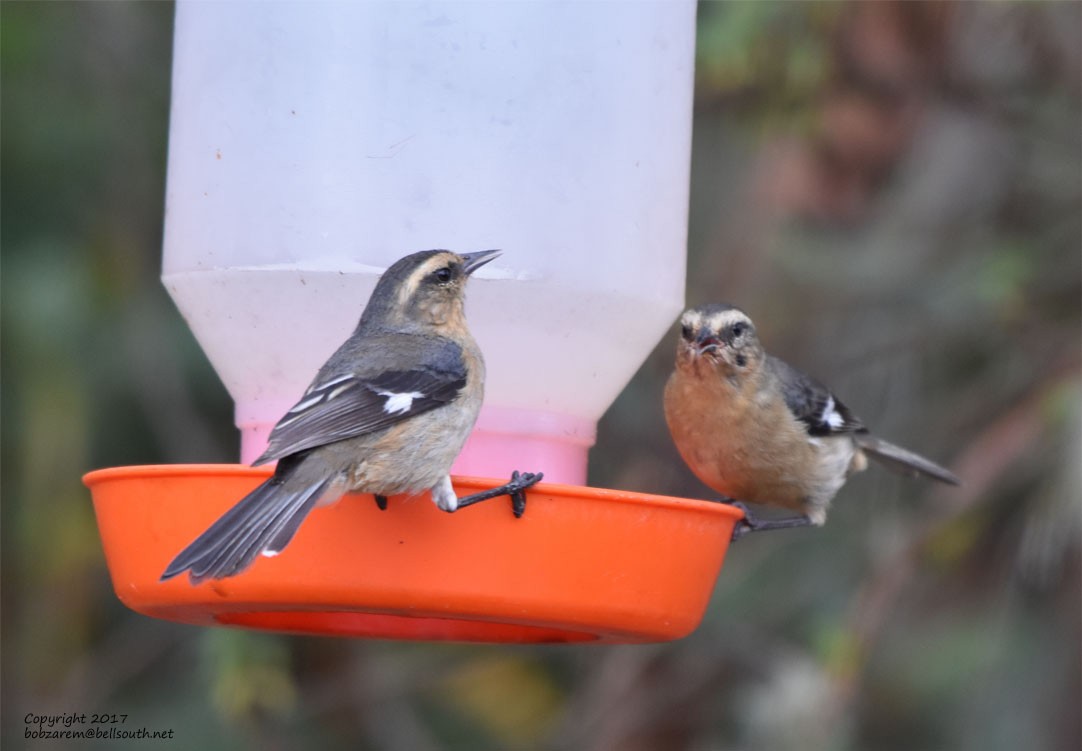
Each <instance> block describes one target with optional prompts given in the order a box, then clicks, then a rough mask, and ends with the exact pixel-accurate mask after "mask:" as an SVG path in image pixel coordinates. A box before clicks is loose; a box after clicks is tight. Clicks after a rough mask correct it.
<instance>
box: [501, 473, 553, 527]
mask: <svg viewBox="0 0 1082 751" xmlns="http://www.w3.org/2000/svg"><path fill="white" fill-rule="evenodd" d="M544 476H545V474H544V472H526V473H519V471H518V470H517V469H516V470H515V471H514V472H512V473H511V482H509V483H507V484H506V485H505V486H504V487H505V488H507V494H508V495H510V496H511V512H512V513H513V514H514V515H515V518H516V519H521V518H522V515H523V514H524V513H526V489H527V488H532V487H533V486H534V485H536V484H537V483H539V482H541V478H542V477H544Z"/></svg>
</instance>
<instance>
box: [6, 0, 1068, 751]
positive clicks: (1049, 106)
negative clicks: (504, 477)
mask: <svg viewBox="0 0 1082 751" xmlns="http://www.w3.org/2000/svg"><path fill="white" fill-rule="evenodd" d="M612 12H613V13H614V14H615V13H619V12H620V6H619V5H618V4H613V5H612ZM172 13H173V8H172V5H171V4H169V3H164V2H143V3H135V2H123V3H122V2H94V3H66V2H54V3H23V2H11V1H8V0H5V2H3V4H2V5H0V73H2V86H0V95H2V128H0V160H2V186H0V189H2V228H0V231H2V242H3V263H2V270H0V274H2V276H0V278H2V282H3V291H2V292H3V294H2V304H3V315H2V356H0V357H2V363H3V373H2V407H3V411H2V428H3V444H2V457H0V459H2V462H3V473H2V496H3V504H2V567H3V568H2V570H3V602H2V605H3V611H2V615H3V622H2V627H3V650H2V659H3V673H2V687H0V688H2V697H3V729H2V736H0V741H2V743H3V745H4V746H5V747H6V748H23V747H35V748H38V747H42V746H41V745H39V744H42V743H46V742H44V741H27V740H24V736H23V732H24V723H23V718H24V716H25V715H26V714H27V713H28V712H34V713H38V714H48V713H54V712H63V711H79V712H94V711H107V712H117V713H126V714H128V715H130V717H131V720H130V721H129V722H134V723H135V724H136V725H137V726H146V727H148V728H152V729H155V728H173V729H174V730H175V739H174V740H173V741H171V742H165V741H156V742H148V743H147V744H144V745H146V746H147V747H150V746H153V747H154V748H159V747H161V744H163V743H171V744H172V747H175V748H203V749H208V750H213V749H225V748H259V749H276V748H282V749H286V748H298V747H305V746H312V747H319V748H324V749H347V748H349V749H357V748H361V749H403V750H406V751H428V750H429V749H432V750H437V749H534V748H537V749H590V750H594V749H597V750H603V749H604V750H607V749H613V750H616V749H619V750H621V751H623V750H629V751H640V750H641V751H652V750H654V749H693V750H696V751H698V750H706V749H734V750H741V749H780V750H785V749H812V750H816V749H876V750H877V751H878V750H887V751H890V750H891V749H899V750H902V749H956V750H966V749H982V750H983V751H986V750H989V749H993V750H995V749H1003V750H1004V751H1008V750H1010V751H1013V750H1014V749H1018V748H1028V749H1055V750H1057V751H1058V750H1059V749H1063V750H1064V751H1068V750H1070V749H1078V748H1082V730H1080V724H1082V720H1080V711H1082V710H1080V707H1082V655H1080V644H1082V627H1080V624H1082V604H1080V600H1082V597H1080V594H1082V576H1080V573H1082V474H1080V464H1082V461H1080V460H1082V389H1080V383H1082V379H1080V365H1082V353H1080V347H1082V219H1080V217H1082V140H1080V139H1082V136H1080V133H1082V130H1080V129H1082V57H1080V54H1082V52H1080V51H1082V4H1079V3H1076V2H1064V3H1018V4H1016V3H1007V2H997V3H970V2H934V3H933V2H928V3H895V2H878V3H847V2H800V3H782V2H732V3H704V4H702V5H701V6H700V9H699V50H698V60H697V102H696V120H695V140H694V156H693V175H692V179H693V184H692V206H691V217H690V221H691V224H690V243H689V254H690V255H689V269H688V271H689V273H688V280H689V282H688V302H689V303H699V302H705V301H710V300H720V299H723V300H727V301H730V302H733V303H736V304H738V305H741V306H742V307H744V308H745V309H747V310H748V311H749V312H750V313H751V314H752V316H753V317H754V318H755V319H756V322H757V323H758V324H759V327H760V329H761V334H762V336H763V338H764V339H765V341H766V342H767V343H768V345H769V346H770V347H771V349H772V350H773V351H774V352H776V353H778V354H781V355H783V356H785V357H786V358H787V359H789V360H791V361H792V362H794V363H796V364H799V365H800V366H801V367H803V368H804V369H806V370H808V371H810V372H812V373H814V374H816V375H817V376H818V377H820V378H822V379H823V380H824V381H826V382H828V383H830V384H832V385H833V386H834V388H835V389H836V390H837V391H838V393H840V394H841V395H842V396H843V398H844V399H845V400H846V402H847V403H848V404H849V405H850V406H851V407H852V408H854V410H855V411H856V412H857V413H858V414H860V415H861V416H862V417H863V418H864V419H865V421H866V422H868V423H869V424H871V425H872V426H874V427H875V428H876V429H877V431H878V432H880V433H882V434H883V435H885V436H888V437H890V438H891V439H893V440H897V441H898V442H900V443H903V444H905V445H908V446H912V447H914V448H917V449H919V450H920V451H922V452H923V453H926V454H928V455H929V456H931V457H935V458H937V459H939V460H942V461H943V462H944V463H947V464H949V465H950V466H951V467H952V468H953V469H955V471H956V472H958V474H960V475H961V476H962V477H963V478H965V485H964V486H963V487H962V488H961V489H959V490H945V489H941V488H935V487H929V486H927V485H925V484H921V483H918V482H914V481H910V480H906V479H900V478H898V477H896V476H894V475H891V474H889V473H886V472H883V471H881V470H879V469H875V468H873V469H872V470H871V471H869V472H866V473H864V474H863V475H860V476H858V477H855V478H854V479H853V480H852V481H851V482H850V483H849V485H848V486H847V487H846V488H845V489H844V490H843V491H842V493H841V494H840V495H839V497H838V499H837V502H836V504H835V508H834V511H833V514H832V517H831V519H830V522H829V523H828V524H827V526H826V527H825V528H823V529H821V530H814V531H808V530H804V531H793V532H783V533H776V534H769V535H762V536H761V537H760V536H754V537H752V538H750V539H748V540H746V541H743V542H741V543H740V544H739V545H738V546H737V547H736V548H734V549H733V551H732V552H731V554H730V555H729V558H728V561H727V563H726V567H725V570H724V571H723V573H722V576H721V577H720V579H719V581H718V583H717V587H716V591H715V592H714V596H713V599H712V601H711V605H710V609H709V611H708V613H707V615H706V618H705V620H704V622H703V624H702V626H701V627H700V628H699V629H698V631H696V632H695V633H694V634H693V635H692V636H690V637H689V638H687V639H684V640H681V641H679V642H676V643H672V644H663V645H654V646H637V647H596V646H594V647H591V646H560V647H513V648H505V647H492V646H461V645H433V644H399V643H390V642H364V641H350V640H336V639H305V638H286V637H276V636H270V635H258V634H251V633H246V632H241V631H229V630H201V629H197V628H192V627H186V626H180V625H175V624H170V623H166V622H159V621H155V620H151V619H148V618H144V617H141V616H138V615H135V614H134V613H131V612H129V611H127V610H126V609H125V608H124V607H123V606H122V605H121V604H120V603H119V602H118V601H117V599H116V597H115V596H114V594H113V592H112V589H111V586H110V583H109V579H108V573H107V571H106V569H105V566H104V561H103V558H102V553H101V549H100V545H99V543H98V538H97V531H96V527H95V522H94V518H93V513H92V510H91V506H90V501H89V495H88V493H87V491H86V490H85V488H83V486H82V485H81V483H80V476H81V475H82V474H83V473H84V472H85V471H87V470H89V469H92V468H97V467H106V466H114V465H124V464H141V463H157V462H186V461H200V462H227V461H233V460H234V458H235V453H236V448H237V437H236V434H235V431H234V429H233V427H232V412H231V403H230V401H229V400H228V398H227V396H226V394H225V391H224V390H223V388H222V387H221V386H220V384H219V383H218V381H217V379H216V377H215V375H214V374H213V372H212V371H211V369H210V367H209V365H208V364H207V362H206V360H205V359H204V358H203V356H202V353H201V352H200V351H199V349H198V347H197V346H196V345H195V343H194V341H193V339H192V337H191V336H190V334H189V333H188V331H187V329H186V327H185V326H184V324H183V322H182V321H181V319H180V316H179V315H178V314H177V312H176V311H175V309H174V308H173V306H172V304H171V302H170V301H169V299H168V297H167V296H166V294H165V291H164V289H163V288H162V287H161V285H160V284H159V282H158V280H157V277H158V273H159V263H160V261H159V258H160V256H159V254H160V247H161V231H162V207H163V188H164V165H165V154H166V137H167V122H168V107H169V79H170V73H169V71H170V48H171V35H172ZM671 352H672V341H671V340H670V339H669V338H667V339H666V341H664V342H662V343H661V344H659V346H658V348H657V350H656V351H655V353H654V354H653V355H652V356H651V357H650V358H649V359H648V361H647V362H646V363H644V365H643V367H642V368H641V370H640V371H639V373H638V374H637V375H636V377H635V379H634V380H633V381H632V383H631V384H630V385H629V386H628V387H627V389H626V390H625V392H624V393H623V395H622V396H621V397H620V398H619V399H618V400H617V402H616V404H615V405H614V406H613V407H612V409H611V410H610V411H609V413H608V414H607V415H606V417H605V419H604V421H603V423H602V425H601V426H600V434H599V438H598V443H597V446H596V448H595V449H594V451H593V453H592V456H591V478H590V480H591V484H594V485H599V486H605V487H618V488H629V489H635V490H641V491H652V492H662V493H667V494H672V495H686V496H690V497H700V498H709V497H710V493H709V491H708V490H707V489H706V488H704V487H702V486H701V485H699V484H698V483H697V482H696V481H695V479H694V478H693V477H692V476H691V475H690V473H689V472H688V471H687V470H686V469H685V468H684V467H683V465H682V464H681V463H680V461H679V459H678V458H677V455H676V453H675V450H674V449H673V447H672V446H671V444H670V442H669V439H668V435H667V432H666V431H665V428H664V422H663V419H662V416H661V411H660V405H659V394H660V389H661V384H662V383H663V380H664V378H665V377H666V375H667V373H668V369H669V367H670V365H671ZM48 743H50V747H55V746H61V747H63V746H65V744H64V743H62V742H60V743H58V742H48ZM126 744H127V745H124V746H123V747H141V744H140V743H139V742H135V741H128V742H126ZM69 745H78V746H79V747H88V748H94V747H102V748H106V747H109V748H111V747H114V746H115V742H114V743H110V742H108V741H102V742H100V743H98V744H97V745H95V744H92V743H85V742H84V743H80V744H69Z"/></svg>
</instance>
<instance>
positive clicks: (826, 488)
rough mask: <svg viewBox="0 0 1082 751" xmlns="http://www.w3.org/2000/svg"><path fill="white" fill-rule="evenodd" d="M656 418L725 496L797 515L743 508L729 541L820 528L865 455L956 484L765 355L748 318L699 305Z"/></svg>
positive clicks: (684, 323)
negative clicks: (765, 515)
mask: <svg viewBox="0 0 1082 751" xmlns="http://www.w3.org/2000/svg"><path fill="white" fill-rule="evenodd" d="M665 419H666V421H667V422H668V425H669V431H670V432H671V433H672V437H673V441H674V442H675V443H676V447H677V449H678V450H679V452H680V455H681V456H682V457H683V459H684V461H685V462H686V463H687V465H688V467H690V469H691V471H692V472H694V473H695V475H696V476H697V477H698V478H699V479H700V480H701V481H702V482H703V483H705V484H706V485H708V486H710V487H711V488H713V489H714V490H716V491H717V492H719V493H723V494H725V496H726V497H727V499H728V500H731V501H735V502H737V503H739V504H740V505H742V502H743V501H747V502H750V503H761V504H769V505H775V506H782V507H784V508H788V509H792V510H795V511H798V512H800V516H794V517H789V518H783V519H758V518H756V517H755V516H753V515H752V514H751V513H750V512H749V511H747V509H746V508H745V514H746V517H745V519H744V520H743V521H742V522H741V523H740V524H738V525H737V527H736V529H735V530H734V533H733V536H734V538H737V537H740V536H741V535H743V534H745V533H747V532H749V531H753V530H762V529H780V528H786V527H799V526H806V525H816V526H818V525H821V524H823V523H824V522H825V521H826V515H827V509H828V508H829V507H830V502H831V500H832V499H833V498H834V495H835V494H836V493H837V492H838V491H839V490H840V489H841V487H842V485H844V484H845V481H846V479H847V478H848V477H849V475H850V474H852V473H854V472H859V471H861V470H863V469H864V468H865V467H866V466H867V459H866V457H867V456H871V457H872V458H873V459H876V460H877V461H879V462H881V463H883V464H885V465H886V466H888V467H890V468H892V469H895V470H897V471H900V472H903V473H905V474H910V475H923V476H925V477H929V478H931V479H933V480H937V481H939V482H944V483H949V484H952V485H957V484H958V482H959V480H958V478H957V477H955V475H954V474H953V473H951V472H950V471H949V470H946V469H944V468H943V467H940V466H939V465H938V464H936V463H934V462H932V461H930V460H928V459H925V458H924V457H922V456H919V455H918V454H915V453H913V452H912V451H908V450H906V449H903V448H901V447H900V446H896V445H894V444H892V443H888V442H887V441H884V440H883V439H881V438H877V437H876V436H874V435H872V434H871V433H870V432H869V431H868V429H867V428H866V427H864V424H863V423H862V422H861V421H860V419H859V418H857V417H856V415H854V414H853V413H852V412H850V411H849V409H848V408H847V407H846V406H845V405H844V404H842V402H841V401H840V400H839V399H838V398H837V397H836V396H834V395H833V394H832V393H831V392H830V391H829V390H828V389H827V388H826V387H825V386H823V385H822V384H821V383H819V382H818V381H815V380H814V379H812V378H811V377H809V376H807V375H805V374H804V373H802V372H800V371H799V370H797V369H796V368H794V367H792V366H791V365H789V364H788V363H786V362H785V361H783V360H780V359H778V358H776V357H773V356H772V355H769V354H767V353H766V352H765V351H764V350H763V346H762V344H761V343H760V342H759V337H758V334H757V333H756V331H755V325H754V324H753V323H752V321H751V318H749V317H748V315H747V314H746V313H745V312H744V311H742V310H740V309H739V308H735V307H733V306H731V305H725V304H712V305H703V306H700V307H697V308H692V309H690V310H688V311H686V312H685V313H684V314H683V316H682V317H681V319H680V339H679V342H678V343H677V347H676V367H675V369H674V371H673V373H672V375H671V376H670V377H669V380H668V383H667V384H666V386H665Z"/></svg>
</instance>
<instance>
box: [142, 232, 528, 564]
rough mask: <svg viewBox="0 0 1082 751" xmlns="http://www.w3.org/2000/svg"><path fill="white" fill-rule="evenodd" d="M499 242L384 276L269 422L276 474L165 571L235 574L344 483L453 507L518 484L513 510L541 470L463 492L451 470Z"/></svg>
mask: <svg viewBox="0 0 1082 751" xmlns="http://www.w3.org/2000/svg"><path fill="white" fill-rule="evenodd" d="M499 253H500V251H497V250H485V251H481V252H478V253H464V254H458V253H452V252H451V251H447V250H428V251H422V252H420V253H414V254H412V255H409V256H406V257H405V258H402V259H400V260H399V261H397V262H396V263H394V264H393V265H392V266H391V267H390V268H389V269H387V271H386V272H384V274H383V275H382V276H381V277H380V279H379V282H377V284H376V287H375V289H374V290H373V292H372V296H371V298H370V299H369V301H368V305H367V306H366V307H365V309H364V312H363V313H362V314H361V320H360V322H359V323H358V324H357V328H356V329H355V330H354V331H353V333H352V334H351V335H350V337H349V338H348V339H346V341H345V342H344V343H343V344H342V346H341V347H339V348H338V351H336V352H335V353H334V354H333V355H331V357H330V359H329V360H327V362H326V364H324V365H323V367H322V368H320V370H319V373H317V374H316V377H315V379H314V380H313V381H312V385H311V386H309V387H308V390H307V391H305V392H304V395H303V396H301V398H300V400H299V401H298V402H297V404H296V405H295V406H294V407H293V408H292V409H290V410H289V411H288V412H287V413H286V414H285V415H284V416H283V417H282V419H281V420H279V421H278V424H277V425H275V426H274V429H273V430H272V431H271V434H270V438H269V444H268V446H267V450H266V451H265V452H264V453H263V455H262V456H260V457H259V458H258V459H257V460H256V461H255V464H257V465H258V464H265V463H267V462H271V461H275V460H277V462H278V465H277V467H276V468H275V471H274V475H273V476H272V477H271V478H270V479H268V480H267V481H266V482H264V483H263V484H261V485H260V486H259V487H257V488H256V489H255V490H253V491H252V492H251V493H249V494H248V495H247V496H245V497H244V498H242V499H241V500H240V501H239V502H238V503H237V504H236V505H235V506H234V507H233V508H232V509H230V510H229V511H227V512H226V513H225V514H224V515H223V516H222V517H221V518H220V519H218V521H216V522H215V523H214V524H213V525H211V527H210V528H209V529H207V531H206V532H204V533H203V534H201V535H200V536H199V537H198V538H196V540H195V541H194V542H192V543H191V544H190V545H188V547H186V548H185V549H184V550H182V551H181V552H180V553H179V554H178V555H177V557H176V558H174V559H173V561H172V563H170V564H169V566H168V567H167V568H166V569H165V572H164V573H162V576H161V578H162V580H165V579H170V578H172V577H174V576H178V575H179V574H182V573H184V572H185V571H187V572H188V577H189V579H190V580H191V582H192V584H198V583H199V582H201V581H203V580H205V579H221V578H224V577H228V576H235V575H236V574H239V573H240V572H242V571H244V570H245V569H246V568H248V567H249V566H250V565H251V564H252V563H253V561H255V559H256V558H257V557H258V556H259V555H261V554H262V555H264V556H273V555H277V554H278V553H280V552H281V551H282V550H283V549H284V548H285V547H286V545H287V544H289V541H290V540H291V539H293V535H294V534H295V533H296V532H297V528H298V527H299V526H300V524H301V522H302V521H304V519H305V517H306V516H307V515H308V513H309V512H310V511H311V510H312V509H314V508H316V507H317V506H324V505H327V504H331V503H334V502H335V501H337V500H338V499H339V498H341V497H342V495H344V494H345V493H351V492H358V493H371V494H372V495H374V496H375V498H376V502H377V503H378V504H379V506H380V508H381V509H385V508H386V504H387V498H386V497H387V496H389V495H396V494H399V493H405V494H411V495H412V494H416V493H420V492H422V491H425V490H429V491H431V494H432V500H433V501H434V502H435V504H436V505H437V506H438V507H439V508H441V509H443V510H444V511H448V512H450V511H455V510H456V509H458V508H461V507H463V506H467V505H470V504H472V503H476V502H478V501H482V500H485V499H488V498H495V497H497V496H500V495H510V496H511V498H512V502H513V509H514V512H515V515H516V516H520V515H521V514H522V511H523V509H524V507H525V503H526V500H525V495H524V491H525V489H526V488H528V487H530V486H531V485H533V484H535V483H536V482H538V481H539V480H540V479H541V474H540V473H537V474H531V473H527V474H524V475H521V476H520V475H519V473H518V472H515V473H514V474H513V475H512V477H511V482H509V483H507V484H506V485H502V486H500V487H498V488H494V489H492V490H487V491H482V492H480V493H475V494H473V495H470V496H467V497H465V498H458V497H457V496H456V495H455V491H454V489H453V488H452V487H451V477H450V475H449V474H448V473H449V471H450V468H451V464H452V463H453V462H454V460H455V458H456V457H457V456H458V454H459V452H460V451H461V450H462V446H463V445H464V444H465V442H466V438H467V437H468V436H469V434H470V431H471V430H472V429H473V425H474V422H475V421H476V420H477V414H478V412H479V410H480V409H481V402H482V399H483V397H484V384H485V363H484V358H483V357H482V356H481V350H480V349H479V348H478V346H477V343H476V342H475V341H474V339H473V336H471V335H470V331H469V329H468V328H467V327H466V316H465V311H464V302H465V288H466V281H467V280H468V278H469V276H470V274H472V273H473V272H474V271H476V270H477V269H479V268H481V266H483V265H484V264H486V263H488V262H489V261H491V260H492V259H494V258H495V257H496V256H498V255H499Z"/></svg>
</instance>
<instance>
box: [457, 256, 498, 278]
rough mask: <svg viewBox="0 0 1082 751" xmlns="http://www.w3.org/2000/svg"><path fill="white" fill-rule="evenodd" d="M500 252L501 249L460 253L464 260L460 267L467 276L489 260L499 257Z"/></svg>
mask: <svg viewBox="0 0 1082 751" xmlns="http://www.w3.org/2000/svg"><path fill="white" fill-rule="evenodd" d="M502 252H503V251H502V250H479V251H477V252H476V253H462V254H461V255H462V260H463V261H464V263H463V265H462V269H463V271H465V272H466V276H469V275H470V274H472V273H473V272H475V271H477V269H479V268H481V267H482V266H484V265H485V264H486V263H488V262H489V261H491V260H494V259H495V258H497V257H499V255H500V253H502Z"/></svg>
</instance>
